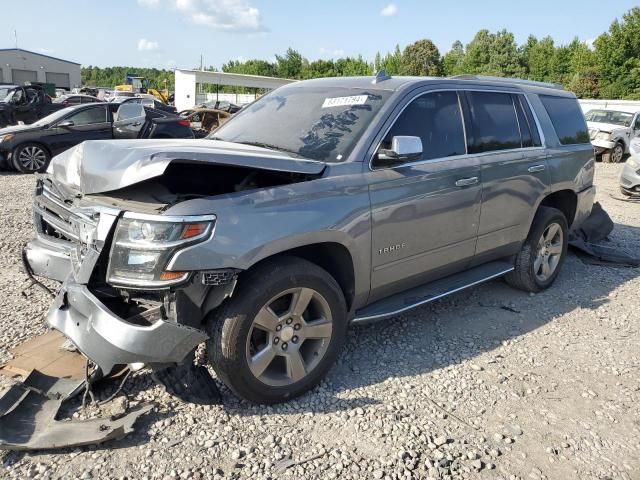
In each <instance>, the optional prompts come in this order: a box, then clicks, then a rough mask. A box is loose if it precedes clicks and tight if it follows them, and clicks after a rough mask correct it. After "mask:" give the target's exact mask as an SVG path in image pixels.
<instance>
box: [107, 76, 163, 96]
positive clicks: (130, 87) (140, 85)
mask: <svg viewBox="0 0 640 480" xmlns="http://www.w3.org/2000/svg"><path fill="white" fill-rule="evenodd" d="M115 90H117V91H119V92H132V93H148V94H150V95H153V96H154V97H156V98H157V99H158V100H160V101H161V102H162V103H169V91H168V90H166V89H165V90H157V89H155V88H149V80H147V79H146V78H145V77H138V76H136V75H135V74H131V73H127V75H126V77H125V83H124V85H116V87H115Z"/></svg>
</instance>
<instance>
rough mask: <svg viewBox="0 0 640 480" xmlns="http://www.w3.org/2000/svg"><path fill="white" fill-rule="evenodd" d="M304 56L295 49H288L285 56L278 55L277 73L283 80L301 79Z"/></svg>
mask: <svg viewBox="0 0 640 480" xmlns="http://www.w3.org/2000/svg"><path fill="white" fill-rule="evenodd" d="M302 60H303V59H302V55H300V52H298V51H297V50H294V49H293V48H288V49H287V51H286V53H285V54H284V55H283V56H280V55H276V73H277V74H278V76H279V77H281V78H301V76H302Z"/></svg>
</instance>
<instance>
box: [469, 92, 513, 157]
mask: <svg viewBox="0 0 640 480" xmlns="http://www.w3.org/2000/svg"><path fill="white" fill-rule="evenodd" d="M467 98H468V102H469V111H470V114H471V124H472V129H473V136H472V138H470V142H469V143H470V144H469V153H481V152H490V151H494V150H509V149H512V148H520V147H521V139H520V129H519V127H518V119H517V116H516V109H515V107H514V104H513V100H512V98H511V94H509V93H494V92H467Z"/></svg>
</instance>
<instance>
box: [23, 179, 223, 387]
mask: <svg viewBox="0 0 640 480" xmlns="http://www.w3.org/2000/svg"><path fill="white" fill-rule="evenodd" d="M34 220H35V224H36V231H37V235H36V238H35V239H34V240H32V241H31V242H30V243H29V244H28V245H27V246H26V248H25V257H26V261H27V264H28V268H30V270H31V271H32V272H33V273H34V274H36V275H40V276H45V277H48V278H53V279H57V280H60V281H62V282H63V283H62V286H61V288H60V290H59V292H58V293H57V296H56V298H55V299H54V301H53V303H52V305H51V307H50V309H49V311H48V313H47V316H46V320H47V322H48V324H49V325H50V326H51V327H53V328H55V329H56V330H59V331H60V332H62V333H63V334H64V335H65V336H67V337H68V338H69V339H71V340H72V341H73V343H74V344H75V345H76V347H77V348H78V349H79V350H80V351H81V352H82V353H83V354H84V355H85V356H87V357H88V358H89V359H91V361H92V362H93V363H94V364H95V365H96V367H97V368H98V369H99V370H98V376H101V375H107V374H108V373H109V372H110V371H111V370H112V369H113V368H114V367H115V366H116V365H122V364H133V363H144V364H147V365H150V366H152V367H154V366H163V365H170V364H176V363H180V362H182V361H184V360H185V359H187V358H189V354H190V353H191V352H192V351H193V350H194V349H195V348H196V346H197V345H199V344H200V343H202V342H203V341H205V340H206V339H207V335H206V334H205V333H204V331H203V330H201V329H200V328H199V327H201V323H202V322H201V320H202V316H203V315H204V313H203V310H202V309H203V307H204V305H205V300H207V299H208V298H209V297H210V294H211V292H210V289H211V286H210V285H209V283H210V279H211V278H212V275H213V274H214V273H215V272H176V271H171V270H167V269H166V266H167V263H168V262H169V260H170V259H171V257H172V256H173V254H174V253H176V252H177V251H180V250H182V249H185V248H190V247H193V246H194V245H196V244H198V243H200V242H204V241H206V240H207V239H209V238H210V237H211V235H213V231H214V227H215V217H214V216H212V215H209V216H193V217H190V216H185V217H172V216H163V215H151V214H133V213H130V212H123V211H120V210H118V209H117V208H110V207H105V206H100V205H89V204H88V203H87V202H86V201H85V200H82V199H78V198H72V199H69V198H65V197H64V196H63V194H62V193H61V192H60V191H59V189H57V188H56V185H55V183H54V182H52V180H51V179H50V178H48V177H47V176H44V177H42V178H41V179H39V181H38V188H37V192H36V196H35V199H34ZM218 273H220V274H222V273H226V274H227V276H226V281H225V282H220V283H224V284H225V285H219V286H218V289H219V291H218V292H217V293H218V294H219V295H218V296H219V297H220V299H223V298H224V296H225V295H228V294H229V293H230V291H231V288H232V286H233V281H234V278H235V275H234V274H233V272H231V273H229V272H218ZM220 278H222V277H220ZM220 301H221V300H220Z"/></svg>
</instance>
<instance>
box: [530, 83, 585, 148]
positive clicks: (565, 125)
mask: <svg viewBox="0 0 640 480" xmlns="http://www.w3.org/2000/svg"><path fill="white" fill-rule="evenodd" d="M540 101H541V102H542V105H544V108H545V109H546V110H547V113H548V114H549V118H550V119H551V124H552V125H553V128H554V129H555V131H556V134H557V135H558V139H560V143H561V144H562V145H575V144H580V143H589V141H590V140H589V131H588V129H587V124H586V122H585V121H584V115H583V114H582V110H581V109H580V105H578V100H576V99H575V98H567V97H556V96H552V95H540Z"/></svg>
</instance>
